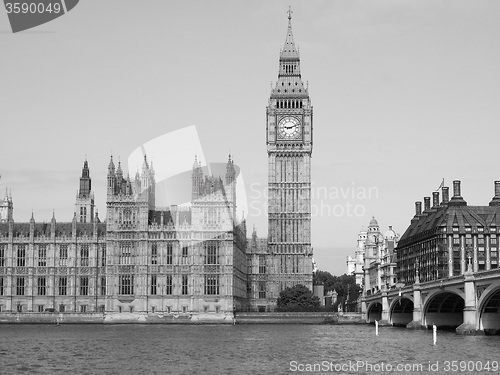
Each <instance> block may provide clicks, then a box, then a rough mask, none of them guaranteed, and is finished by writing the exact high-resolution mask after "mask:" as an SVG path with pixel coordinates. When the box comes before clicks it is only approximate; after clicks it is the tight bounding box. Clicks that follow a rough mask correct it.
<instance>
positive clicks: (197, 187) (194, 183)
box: [191, 155, 203, 200]
mask: <svg viewBox="0 0 500 375" xmlns="http://www.w3.org/2000/svg"><path fill="white" fill-rule="evenodd" d="M202 182H203V170H202V169H201V163H200V162H199V161H198V157H197V156H196V155H195V156H194V163H193V172H192V174H191V199H192V200H196V199H198V198H199V197H200V195H201V185H202Z"/></svg>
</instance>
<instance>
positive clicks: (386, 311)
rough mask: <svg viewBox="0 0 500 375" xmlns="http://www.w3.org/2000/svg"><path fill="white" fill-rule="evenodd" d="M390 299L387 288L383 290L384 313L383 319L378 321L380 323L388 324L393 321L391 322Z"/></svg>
mask: <svg viewBox="0 0 500 375" xmlns="http://www.w3.org/2000/svg"><path fill="white" fill-rule="evenodd" d="M389 313H390V311H389V299H388V298H387V290H384V291H382V315H381V319H380V320H379V322H378V325H379V326H380V325H383V326H388V325H390V324H391V323H390V322H389V319H390V317H389Z"/></svg>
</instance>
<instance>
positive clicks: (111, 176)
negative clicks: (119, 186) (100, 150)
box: [108, 155, 116, 194]
mask: <svg viewBox="0 0 500 375" xmlns="http://www.w3.org/2000/svg"><path fill="white" fill-rule="evenodd" d="M115 191H116V175H115V163H113V155H111V159H110V161H109V164H108V194H115Z"/></svg>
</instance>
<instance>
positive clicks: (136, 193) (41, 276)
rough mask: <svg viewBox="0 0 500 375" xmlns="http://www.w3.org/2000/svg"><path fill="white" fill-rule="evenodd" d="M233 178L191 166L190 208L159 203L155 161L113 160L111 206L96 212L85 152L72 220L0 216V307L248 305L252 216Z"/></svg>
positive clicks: (195, 308) (226, 309)
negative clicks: (136, 169)
mask: <svg viewBox="0 0 500 375" xmlns="http://www.w3.org/2000/svg"><path fill="white" fill-rule="evenodd" d="M234 172H235V171H234V166H233V161H232V160H231V159H230V160H229V161H228V163H227V173H226V176H225V179H226V184H224V183H223V182H222V180H221V179H220V178H219V177H211V176H204V174H203V171H202V169H201V167H200V165H199V164H198V163H196V162H195V166H194V168H193V177H192V178H193V197H192V198H193V199H192V204H191V207H190V208H181V207H176V206H172V207H170V209H168V210H167V209H164V210H158V209H156V208H155V201H154V197H155V180H154V170H153V168H152V166H149V165H148V162H147V160H146V158H145V160H144V165H143V168H142V174H140V175H139V174H138V175H137V176H136V178H135V180H133V181H131V180H130V179H129V178H127V179H125V178H123V171H122V170H121V166H120V164H118V168H117V169H116V170H115V166H114V163H113V160H112V159H111V161H110V163H109V169H108V178H107V181H108V186H107V215H106V222H105V223H101V222H100V220H99V217H98V215H97V212H96V213H95V214H94V216H90V215H89V214H92V213H93V212H94V203H93V200H94V198H93V194H92V192H91V190H90V175H89V169H88V164H87V162H86V161H85V163H84V168H83V172H82V178H81V179H80V190H79V193H78V196H77V200H76V210H75V216H74V218H73V221H72V222H70V223H57V222H56V219H55V217H53V218H52V220H51V222H50V223H36V222H35V219H34V217H33V216H32V218H31V220H30V222H29V223H15V222H14V221H13V219H12V217H13V215H12V206H13V205H12V199H10V198H9V199H8V203H9V208H8V213H7V216H6V217H8V218H9V219H7V220H5V222H3V223H0V309H1V310H2V311H17V312H23V311H34V312H42V311H46V310H47V309H48V310H49V311H53V310H57V311H60V312H84V313H85V312H95V311H102V312H107V313H122V312H123V313H134V312H143V313H160V312H161V313H164V312H165V313H181V314H182V313H186V314H187V313H211V312H215V313H224V314H226V313H229V314H230V313H232V312H233V310H234V309H246V308H247V304H246V303H247V302H246V297H247V292H246V269H245V268H246V264H245V262H246V258H245V223H244V222H243V223H241V224H240V225H234V221H233V218H234V212H235V210H234V191H235V184H236V181H235V178H234V177H235V173H234Z"/></svg>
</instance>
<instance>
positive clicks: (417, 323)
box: [406, 276, 426, 329]
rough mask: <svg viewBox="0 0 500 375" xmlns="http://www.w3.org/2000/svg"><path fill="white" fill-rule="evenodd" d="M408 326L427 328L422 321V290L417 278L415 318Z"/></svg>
mask: <svg viewBox="0 0 500 375" xmlns="http://www.w3.org/2000/svg"><path fill="white" fill-rule="evenodd" d="M406 328H411V329H425V328H426V327H425V326H424V325H423V323H422V296H421V292H420V282H419V280H418V276H417V279H416V280H415V284H413V320H412V321H411V322H410V323H408V324H407V325H406Z"/></svg>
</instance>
